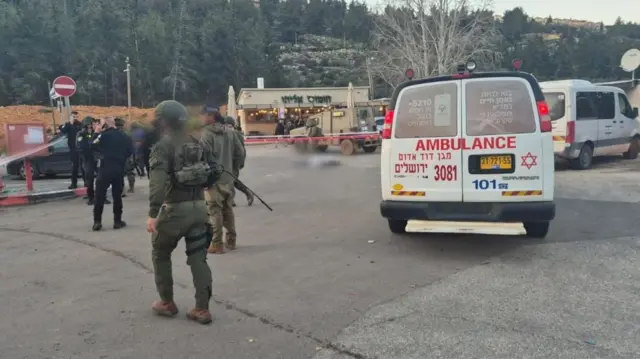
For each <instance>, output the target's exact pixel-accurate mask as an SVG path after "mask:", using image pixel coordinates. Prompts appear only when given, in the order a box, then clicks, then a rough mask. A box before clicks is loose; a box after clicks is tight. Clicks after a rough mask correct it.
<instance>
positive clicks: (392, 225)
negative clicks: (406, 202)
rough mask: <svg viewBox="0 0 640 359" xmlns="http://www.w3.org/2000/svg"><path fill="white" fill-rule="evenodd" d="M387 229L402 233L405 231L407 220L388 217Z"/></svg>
mask: <svg viewBox="0 0 640 359" xmlns="http://www.w3.org/2000/svg"><path fill="white" fill-rule="evenodd" d="M387 221H389V229H390V230H391V233H395V234H404V233H407V221H406V220H403V219H388V220H387Z"/></svg>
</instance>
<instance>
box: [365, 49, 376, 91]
mask: <svg viewBox="0 0 640 359" xmlns="http://www.w3.org/2000/svg"><path fill="white" fill-rule="evenodd" d="M372 59H373V57H367V60H366V66H367V76H368V77H369V92H370V96H371V99H372V100H375V99H376V97H375V86H376V84H375V83H374V82H373V75H372V74H371V65H370V61H371V60H372Z"/></svg>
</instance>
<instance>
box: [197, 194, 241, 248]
mask: <svg viewBox="0 0 640 359" xmlns="http://www.w3.org/2000/svg"><path fill="white" fill-rule="evenodd" d="M205 198H206V199H207V207H208V209H209V218H210V221H211V226H212V227H213V240H212V245H213V246H221V245H222V227H224V228H225V229H226V230H227V243H228V244H231V245H235V243H236V218H235V215H234V214H233V208H232V207H231V204H232V203H233V202H232V201H233V183H229V184H227V183H223V184H215V185H214V186H213V187H211V188H209V189H208V190H207V192H205Z"/></svg>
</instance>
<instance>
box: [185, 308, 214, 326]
mask: <svg viewBox="0 0 640 359" xmlns="http://www.w3.org/2000/svg"><path fill="white" fill-rule="evenodd" d="M187 318H189V319H191V320H193V321H196V322H198V323H200V324H209V323H211V322H212V321H213V318H211V313H210V312H209V310H207V309H199V308H193V309H191V310H190V311H189V313H187Z"/></svg>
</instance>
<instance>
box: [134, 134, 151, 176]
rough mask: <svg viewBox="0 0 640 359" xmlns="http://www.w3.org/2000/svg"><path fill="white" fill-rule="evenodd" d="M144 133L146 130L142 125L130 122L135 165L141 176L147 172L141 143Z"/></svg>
mask: <svg viewBox="0 0 640 359" xmlns="http://www.w3.org/2000/svg"><path fill="white" fill-rule="evenodd" d="M145 135H146V131H145V129H144V128H143V127H142V126H140V125H139V124H138V123H136V122H134V123H132V124H131V139H132V140H133V149H134V152H135V157H136V163H135V165H136V167H137V168H138V171H139V172H138V173H139V175H140V177H141V178H142V177H144V176H146V175H145V173H146V172H149V169H148V168H147V166H146V162H145V160H144V151H143V148H142V143H143V142H144V138H145Z"/></svg>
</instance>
